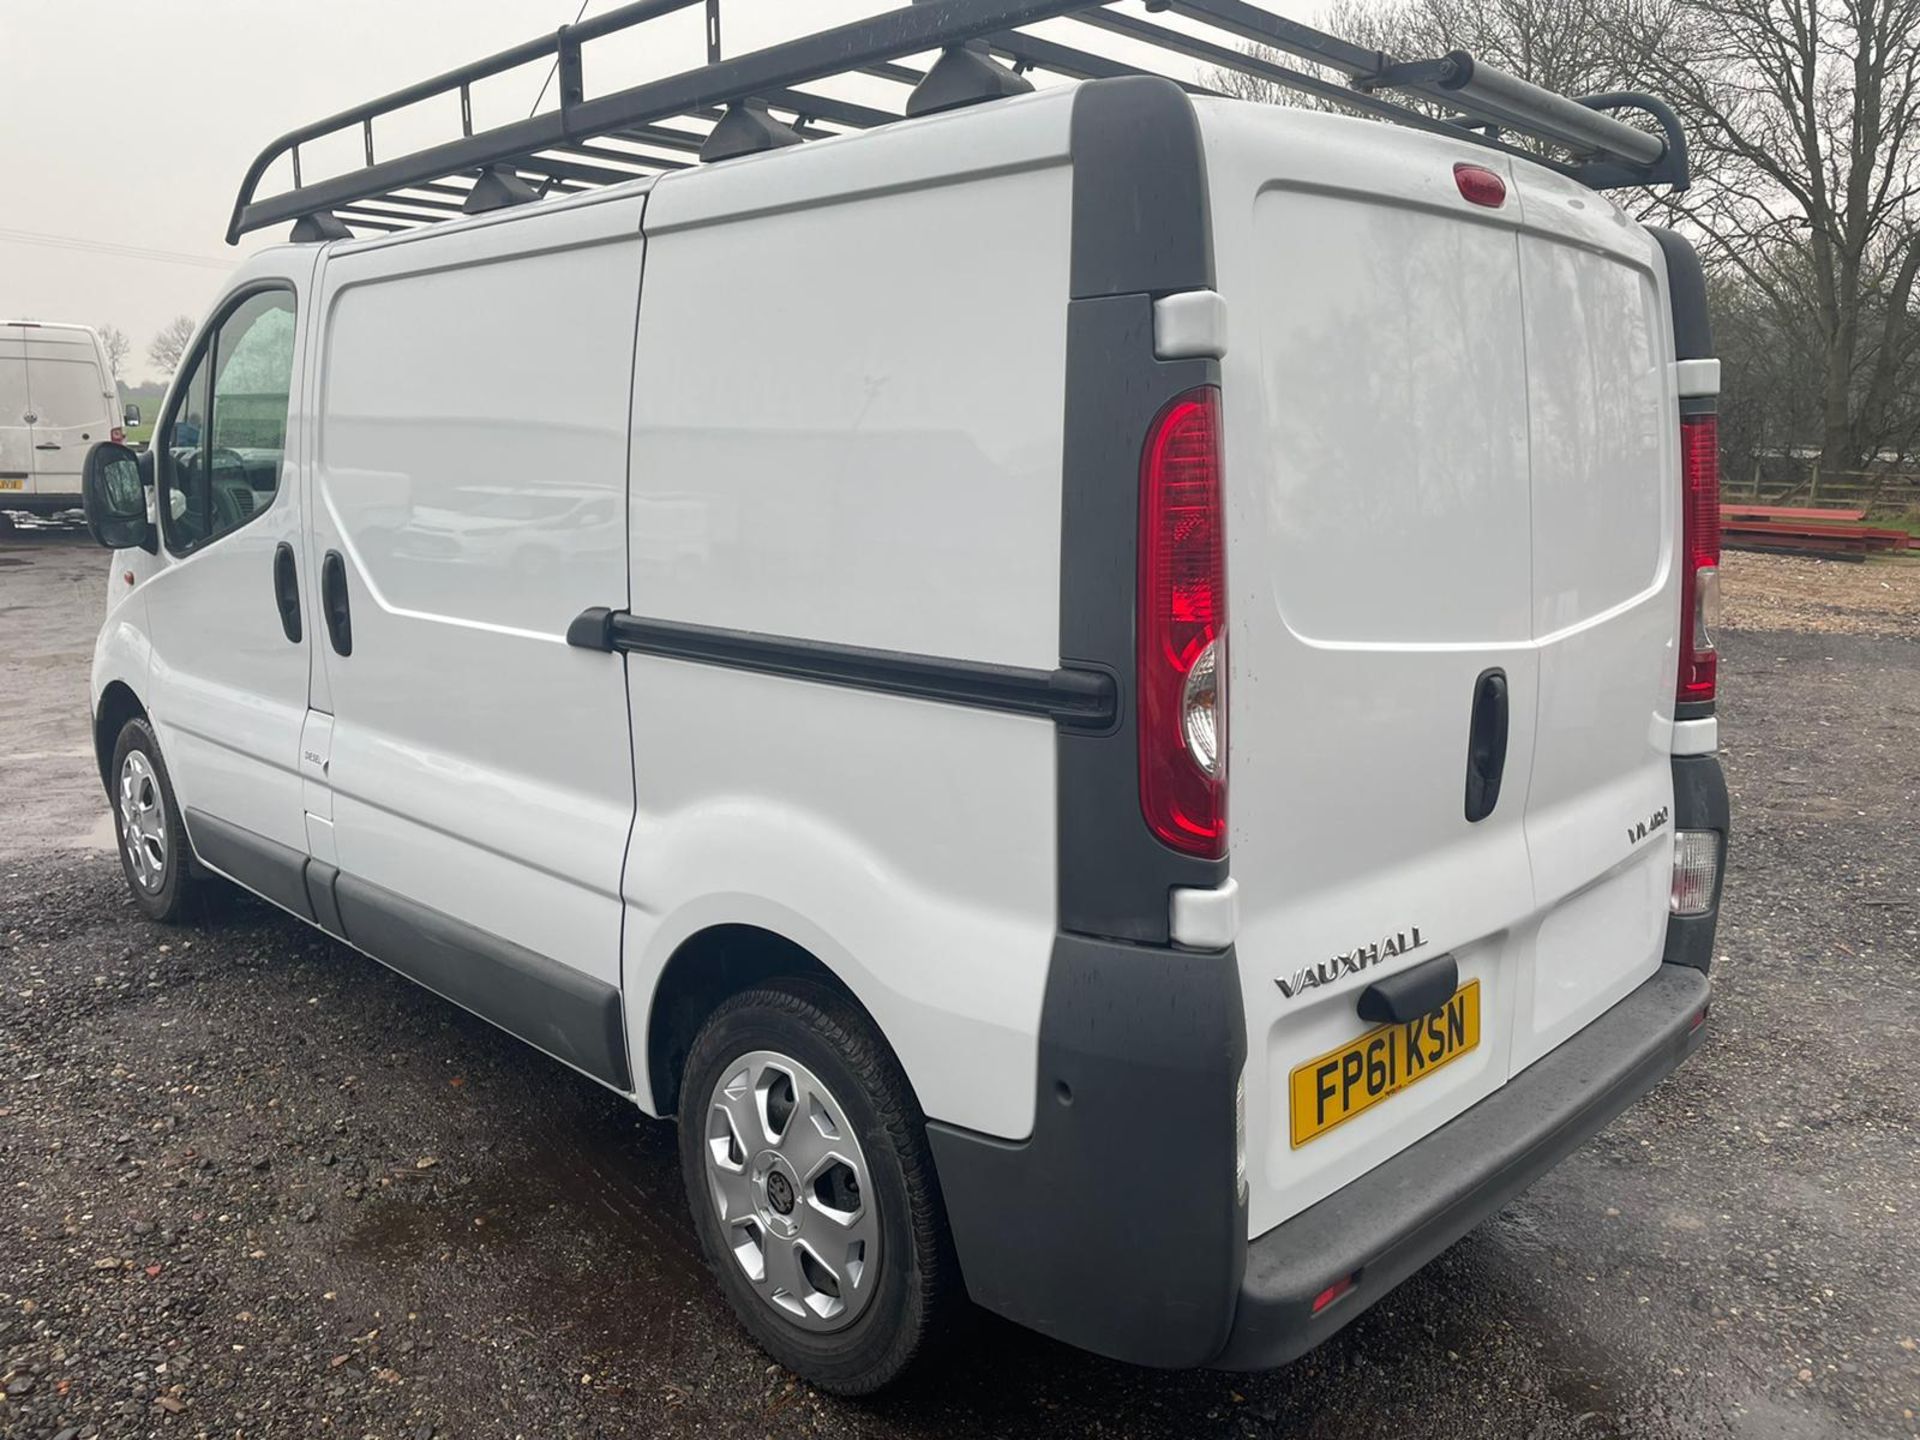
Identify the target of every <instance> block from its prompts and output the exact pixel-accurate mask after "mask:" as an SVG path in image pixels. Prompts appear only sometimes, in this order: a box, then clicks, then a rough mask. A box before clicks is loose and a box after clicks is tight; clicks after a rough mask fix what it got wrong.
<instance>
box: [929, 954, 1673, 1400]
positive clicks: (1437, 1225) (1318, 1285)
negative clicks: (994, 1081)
mask: <svg viewBox="0 0 1920 1440" xmlns="http://www.w3.org/2000/svg"><path fill="white" fill-rule="evenodd" d="M1709 994H1710V992H1709V988H1708V984H1707V977H1706V976H1705V975H1702V974H1701V973H1700V972H1699V971H1697V970H1691V969H1687V968H1685V967H1683V966H1678V965H1662V966H1661V967H1660V968H1659V970H1658V971H1656V972H1655V973H1654V975H1653V977H1652V978H1651V979H1649V980H1648V981H1647V982H1646V983H1645V984H1644V985H1642V986H1641V987H1640V988H1639V989H1638V990H1635V991H1634V992H1633V993H1632V994H1631V995H1629V996H1627V998H1626V999H1624V1000H1622V1001H1621V1002H1620V1003H1619V1004H1618V1005H1616V1006H1614V1007H1613V1009H1611V1010H1609V1011H1608V1012H1607V1013H1606V1014H1604V1015H1602V1016H1601V1017H1600V1018H1599V1019H1598V1020H1595V1021H1594V1022H1593V1023H1592V1024H1591V1025H1589V1026H1588V1027H1587V1028H1586V1029H1584V1030H1582V1031H1581V1032H1580V1033H1579V1034H1577V1035H1575V1036H1574V1037H1573V1038H1572V1039H1570V1040H1567V1041H1565V1042H1564V1043H1563V1044H1561V1045H1560V1046H1559V1047H1558V1048H1557V1049H1554V1050H1552V1051H1550V1052H1548V1053H1547V1054H1546V1055H1543V1056H1542V1057H1541V1058H1540V1059H1538V1060H1536V1061H1534V1062H1533V1064H1531V1065H1529V1066H1528V1067H1527V1068H1526V1069H1525V1070H1524V1071H1522V1072H1521V1073H1520V1074H1519V1075H1516V1076H1515V1077H1514V1078H1513V1079H1511V1080H1509V1081H1508V1082H1507V1084H1506V1085H1505V1086H1504V1087H1503V1088H1501V1089H1499V1090H1496V1091H1495V1092H1494V1093H1493V1094H1491V1095H1489V1096H1488V1097H1487V1098H1486V1099H1484V1100H1482V1101H1481V1102H1480V1103H1479V1104H1477V1105H1475V1106H1474V1107H1473V1108H1472V1109H1470V1110H1468V1111H1467V1112H1466V1113H1465V1114H1463V1115H1460V1116H1459V1117H1458V1118H1456V1119H1454V1120H1452V1121H1449V1122H1448V1123H1447V1124H1445V1125H1442V1126H1441V1127H1440V1128H1439V1129H1438V1130H1435V1131H1434V1132H1433V1133H1432V1134H1430V1135H1428V1136H1426V1137H1425V1138H1424V1139H1421V1140H1417V1141H1415V1142H1414V1143H1413V1144H1411V1145H1409V1146H1408V1147H1407V1148H1406V1149H1404V1150H1402V1151H1400V1153H1399V1154H1397V1155H1395V1156H1394V1157H1393V1158H1392V1159H1390V1160H1386V1161H1384V1162H1382V1163H1381V1164H1379V1165H1377V1166H1375V1167H1374V1168H1373V1169H1372V1170H1370V1171H1368V1172H1367V1173H1366V1174H1365V1175H1363V1176H1361V1177H1360V1178H1359V1179H1358V1180H1355V1181H1354V1182H1353V1183H1352V1184H1350V1185H1348V1186H1346V1187H1345V1188H1343V1189H1341V1190H1337V1191H1335V1192H1334V1193H1333V1194H1332V1195H1329V1196H1328V1197H1327V1198H1326V1199H1325V1200H1322V1201H1320V1202H1319V1204H1317V1205H1313V1206H1311V1207H1309V1208H1308V1209H1306V1210H1303V1211H1302V1212H1301V1213H1300V1214H1298V1215H1296V1216H1294V1217H1293V1219H1291V1220H1289V1221H1287V1222H1286V1223H1285V1224H1283V1225H1280V1226H1278V1227H1277V1228H1275V1229H1273V1230H1269V1231H1268V1232H1267V1233H1266V1234H1264V1235H1262V1236H1260V1237H1259V1238H1258V1239H1257V1240H1255V1241H1254V1242H1253V1243H1252V1244H1251V1245H1249V1246H1248V1247H1247V1266H1246V1279H1245V1281H1244V1284H1243V1286H1242V1288H1241V1292H1240V1301H1239V1306H1238V1309H1237V1311H1236V1314H1235V1317H1234V1324H1233V1334H1232V1337H1231V1338H1230V1339H1229V1341H1228V1342H1227V1345H1226V1347H1225V1348H1224V1349H1223V1350H1222V1351H1221V1352H1220V1353H1219V1354H1218V1355H1216V1356H1215V1357H1213V1361H1212V1363H1213V1364H1215V1365H1217V1366H1219V1367H1220V1368H1222V1369H1228V1370H1259V1369H1266V1368H1268V1367H1271V1366H1275V1365H1284V1364H1285V1363H1286V1362H1287V1361H1289V1360H1292V1359H1294V1358H1295V1357H1296V1356H1299V1355H1302V1354H1304V1353H1306V1352H1307V1351H1308V1350H1311V1349H1312V1348H1313V1347H1314V1346H1316V1345H1318V1344H1320V1343H1321V1342H1322V1341H1324V1340H1326V1339H1327V1338H1328V1337H1329V1336H1331V1335H1332V1334H1334V1332H1336V1331H1337V1330H1340V1329H1341V1328H1342V1327H1344V1326H1345V1325H1347V1324H1348V1323H1349V1322H1351V1321H1353V1320H1355V1319H1357V1318H1359V1316H1361V1315H1362V1314H1364V1313H1365V1312H1366V1310H1367V1308H1368V1307H1369V1306H1371V1305H1373V1304H1374V1303H1375V1302H1377V1301H1378V1300H1380V1299H1381V1298H1382V1297H1383V1296H1384V1295H1386V1294H1387V1293H1388V1292H1389V1291H1390V1290H1392V1289H1393V1288H1394V1286H1396V1285H1398V1284H1399V1283H1400V1282H1401V1281H1402V1280H1404V1279H1406V1278H1407V1277H1408V1276H1409V1275H1411V1274H1413V1272H1414V1271H1416V1270H1418V1269H1419V1268H1420V1267H1421V1266H1423V1265H1425V1264H1426V1263H1427V1262H1428V1261H1429V1260H1431V1259H1433V1257H1434V1256H1436V1255H1438V1254H1439V1253H1440V1252H1441V1251H1443V1250H1445V1249H1446V1248H1447V1247H1448V1246H1450V1245H1452V1244H1453V1243H1454V1241H1456V1240H1458V1239H1459V1238H1460V1237H1461V1236H1463V1235H1465V1234H1466V1233H1467V1232H1468V1231H1469V1230H1471V1229H1473V1227H1474V1226H1476V1225H1478V1224H1479V1223H1480V1222H1481V1221H1482V1220H1485V1219H1486V1218H1487V1217H1488V1216H1490V1215H1492V1214H1493V1213H1494V1212H1495V1211H1497V1210H1499V1209H1500V1208H1501V1207H1502V1206H1503V1205H1505V1204H1506V1203H1507V1202H1508V1201H1510V1200H1511V1199H1513V1197H1514V1196H1516V1195H1518V1194H1519V1193H1520V1192H1521V1191H1522V1190H1524V1189H1526V1187H1527V1186H1528V1185H1530V1184H1532V1183H1533V1182H1534V1181H1535V1180H1536V1179H1538V1178H1539V1177H1540V1176H1541V1175H1543V1174H1545V1173H1546V1172H1547V1171H1548V1170H1550V1169H1552V1168H1553V1166H1555V1165H1556V1164H1558V1163H1559V1162H1560V1161H1561V1160H1562V1159H1564V1158H1565V1157H1566V1156H1567V1155H1569V1154H1571V1153H1572V1152H1573V1151H1574V1150H1576V1149H1577V1148H1579V1146H1580V1145H1582V1144H1583V1143H1585V1142H1586V1140H1587V1139H1588V1138H1589V1137H1591V1136H1592V1135H1594V1134H1595V1133H1597V1132H1598V1131H1599V1130H1601V1129H1602V1128H1603V1127H1604V1126H1605V1125H1606V1124H1607V1123H1608V1122H1609V1121H1610V1120H1612V1119H1613V1118H1614V1116H1616V1115H1618V1114H1619V1113H1620V1112H1621V1111H1622V1110H1625V1109H1626V1108H1627V1106H1629V1105H1631V1104H1632V1103H1633V1102H1634V1101H1635V1100H1637V1099H1639V1098H1640V1097H1641V1096H1642V1095H1644V1094H1646V1093H1647V1092H1648V1091H1649V1090H1651V1089H1652V1088H1653V1087H1654V1086H1655V1085H1657V1084H1658V1083H1659V1082H1660V1080H1661V1078H1662V1077H1663V1076H1665V1075H1666V1074H1667V1073H1668V1072H1670V1071H1672V1070H1673V1069H1674V1068H1675V1067H1676V1066H1678V1065H1679V1064H1680V1063H1681V1062H1682V1061H1683V1060H1685V1059H1686V1058H1687V1056H1689V1055H1690V1054H1692V1053H1693V1051H1694V1050H1695V1049H1696V1048H1698V1046H1699V1044H1700V1042H1701V1040H1702V1039H1703V1038H1704V1036H1705V1034H1706V1029H1705V1027H1704V1026H1703V1025H1701V1024H1700V1023H1698V1022H1699V1019H1700V1016H1701V1014H1702V1013H1703V1012H1704V1011H1705V1009H1706V1007H1707V1003H1708V1000H1709ZM943 1178H944V1177H943ZM1356 1274H1357V1276H1358V1279H1357V1280H1356V1281H1355V1283H1354V1288H1353V1289H1352V1290H1351V1291H1349V1292H1348V1293H1347V1294H1346V1295H1343V1296H1342V1297H1341V1298H1340V1299H1338V1300H1336V1301H1334V1302H1333V1303H1332V1304H1331V1305H1329V1306H1328V1307H1327V1308H1326V1309H1324V1310H1322V1311H1321V1312H1320V1313H1319V1314H1318V1315H1315V1314H1314V1313H1313V1302H1314V1299H1315V1298H1316V1297H1317V1296H1319V1295H1321V1294H1323V1293H1324V1292H1325V1291H1326V1290H1327V1289H1328V1288H1330V1287H1331V1286H1333V1285H1335V1284H1338V1283H1339V1282H1341V1281H1343V1280H1345V1279H1347V1278H1348V1277H1349V1276H1354V1275H1356Z"/></svg>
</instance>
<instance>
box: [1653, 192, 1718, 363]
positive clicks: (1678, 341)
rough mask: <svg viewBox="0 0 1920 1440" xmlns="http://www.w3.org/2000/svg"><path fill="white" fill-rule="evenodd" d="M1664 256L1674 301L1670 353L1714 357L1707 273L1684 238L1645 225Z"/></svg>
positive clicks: (1685, 357)
mask: <svg viewBox="0 0 1920 1440" xmlns="http://www.w3.org/2000/svg"><path fill="white" fill-rule="evenodd" d="M1647 233H1648V234H1649V235H1651V236H1653V238H1654V241H1655V242H1656V243H1657V244H1658V245H1659V246H1660V249H1661V252H1662V253H1663V254H1665V256H1666V257H1667V294H1668V297H1669V298H1670V300H1671V301H1672V304H1673V355H1674V358H1675V359H1676V360H1710V359H1712V358H1713V321H1712V318H1711V317H1710V316H1709V314H1708V312H1707V276H1706V272H1705V271H1704V270H1702V269H1701V268H1700V257H1699V256H1698V255H1696V254H1695V253H1694V251H1693V246H1692V245H1691V244H1689V243H1688V241H1687V237H1686V236H1684V235H1681V234H1679V233H1677V232H1676V231H1673V230H1667V229H1664V228H1662V227H1661V226H1658V225H1649V226H1647Z"/></svg>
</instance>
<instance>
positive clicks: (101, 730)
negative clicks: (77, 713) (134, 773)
mask: <svg viewBox="0 0 1920 1440" xmlns="http://www.w3.org/2000/svg"><path fill="white" fill-rule="evenodd" d="M146 719H148V716H147V707H146V706H144V705H142V704H141V703H140V697H139V696H138V695H136V694H134V693H133V687H132V686H131V685H129V684H127V683H126V682H125V681H124V680H115V681H112V682H110V683H109V684H108V686H107V688H106V689H105V690H102V691H101V692H100V703H99V704H98V705H97V706H95V707H94V712H93V754H94V759H95V761H96V762H97V763H98V764H99V766H100V783H101V784H102V785H103V786H105V787H106V788H107V790H108V792H109V793H111V792H112V790H113V776H112V774H111V773H110V772H111V771H112V768H113V750H114V746H116V745H118V744H119V743H120V732H121V731H122V730H124V729H126V726H127V722H128V721H129V720H146Z"/></svg>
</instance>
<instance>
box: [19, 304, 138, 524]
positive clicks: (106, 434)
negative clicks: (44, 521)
mask: <svg viewBox="0 0 1920 1440" xmlns="http://www.w3.org/2000/svg"><path fill="white" fill-rule="evenodd" d="M123 417H124V419H125V423H126V424H128V425H137V424H139V423H140V411H139V409H138V407H137V406H131V405H129V406H127V407H125V409H124V411H123V409H122V407H121V404H120V392H119V388H118V386H116V385H115V383H114V378H113V366H112V365H111V364H110V363H109V362H108V359H107V351H106V347H105V346H104V345H102V344H101V343H100V337H99V336H98V335H97V334H95V333H94V332H93V331H92V330H91V329H89V328H88V327H87V326H85V325H59V324H54V323H52V322H50V321H41V320H8V321H6V322H4V323H0V511H7V510H23V511H27V512H29V513H31V514H37V515H55V514H58V513H60V512H61V511H63V510H78V509H80V508H81V505H80V465H81V462H82V461H83V460H85V459H86V456H87V450H88V447H90V446H91V445H92V444H93V443H94V442H95V441H97V440H111V441H114V442H115V443H119V442H120V441H122V440H124V439H125V438H126V435H125V432H124V431H123V430H122V428H121V422H122V419H123Z"/></svg>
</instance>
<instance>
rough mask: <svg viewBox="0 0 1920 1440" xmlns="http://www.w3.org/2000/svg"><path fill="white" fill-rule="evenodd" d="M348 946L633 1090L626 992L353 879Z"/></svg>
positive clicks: (341, 892)
mask: <svg viewBox="0 0 1920 1440" xmlns="http://www.w3.org/2000/svg"><path fill="white" fill-rule="evenodd" d="M333 889H334V898H335V901H336V902H337V904H338V906H339V912H340V919H341V922H342V924H343V926H344V928H345V930H346V936H347V940H348V941H349V942H350V943H351V944H352V945H354V946H355V947H356V948H358V949H360V950H364V951H366V953H367V954H369V955H371V956H372V957H373V958H374V959H376V960H378V961H379V962H380V963H381V964H383V965H386V966H388V967H389V968H391V969H394V970H397V971H399V972H400V973H401V974H402V975H405V976H406V977H407V978H408V979H410V980H414V981H417V982H419V983H420V984H422V985H424V986H426V987H427V988H428V989H429V990H432V991H433V992H434V993H435V994H438V995H442V996H444V997H446V998H447V999H449V1000H451V1001H453V1002H454V1003H455V1004H456V1005H460V1006H462V1007H464V1008H465V1009H468V1010H471V1011H472V1012H473V1013H474V1014H476V1015H478V1016H479V1017H480V1018H481V1019H482V1020H488V1021H491V1022H492V1023H493V1024H495V1025H498V1026H499V1027H500V1028H501V1029H502V1030H505V1031H507V1032H508V1033H509V1034H513V1035H518V1036H519V1037H520V1038H521V1039H522V1040H525V1041H526V1042H527V1043H528V1044H529V1045H534V1046H537V1047H539V1048H540V1049H542V1050H544V1051H546V1052H547V1053H548V1054H549V1055H552V1056H555V1057H556V1058H558V1059H561V1060H565V1061H566V1062H567V1063H568V1064H570V1065H573V1066H575V1067H577V1068H578V1069H581V1070H584V1071H585V1072H586V1073H587V1074H589V1075H591V1076H593V1077H594V1078H595V1079H597V1080H603V1081H605V1082H606V1083H607V1084H609V1085H612V1086H614V1087H615V1088H616V1089H620V1090H630V1089H631V1088H632V1086H633V1082H632V1078H631V1076H630V1074H629V1072H628V1069H627V1046H626V1037H625V1030H624V1025H623V1023H622V1017H621V1007H620V992H619V990H618V989H617V988H615V987H614V986H612V985H607V984H604V983H602V982H601V981H598V980H595V979H593V978H592V977H591V976H587V975H582V974H581V973H580V972H579V971H578V970H575V969H573V968H571V967H570V966H566V965H562V964H561V963H560V962H559V961H557V960H550V959H548V958H547V957H546V956H544V955H539V954H535V953H534V952H533V951H531V950H528V949H526V948H524V947H523V946H519V945H516V944H514V943H513V942H512V941H511V940H503V939H501V938H500V937H499V936H498V935H490V934H488V933H487V932H486V931H484V930H478V929H476V928H474V927H473V926H471V925H468V924H467V923H465V922H464V921H461V920H456V919H454V918H453V917H452V916H451V915H445V914H442V913H441V912H440V911H438V910H433V909H430V908H428V907H427V906H425V905H421V904H419V903H418V902H416V901H413V900H409V899H407V898H406V897H405V896H404V895H396V894H394V893H393V892H392V891H391V890H385V889H382V888H381V887H380V886H378V885H375V884H372V883H371V882H369V881H366V880H362V879H360V878H358V877H357V876H353V875H341V876H340V877H339V878H338V879H337V880H336V881H335V882H334V887H333Z"/></svg>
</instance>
